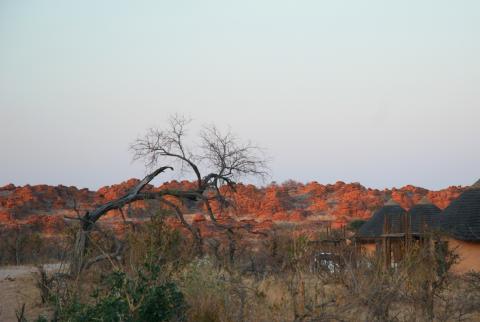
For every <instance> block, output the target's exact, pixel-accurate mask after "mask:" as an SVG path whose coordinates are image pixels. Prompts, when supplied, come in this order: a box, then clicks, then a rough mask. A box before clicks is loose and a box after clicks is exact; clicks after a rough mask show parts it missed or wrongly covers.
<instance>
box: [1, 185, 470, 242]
mask: <svg viewBox="0 0 480 322" xmlns="http://www.w3.org/2000/svg"><path fill="white" fill-rule="evenodd" d="M138 182H139V180H138V179H130V180H128V181H125V182H122V183H119V184H116V185H112V186H105V187H102V188H100V189H99V190H98V191H91V190H88V189H78V188H76V187H66V186H62V185H60V186H48V185H35V186H30V185H26V186H21V187H17V186H14V185H13V184H9V185H6V186H4V187H0V225H1V226H2V227H3V229H8V227H14V226H15V227H17V226H19V225H20V226H21V225H29V226H30V227H33V228H35V229H36V230H38V231H40V232H42V233H44V234H46V235H52V234H55V233H56V232H59V231H62V230H63V229H64V228H65V218H67V221H68V220H70V219H68V218H74V217H76V216H78V215H82V214H84V213H85V211H87V210H89V209H92V208H94V207H95V206H98V205H100V204H102V203H105V202H107V201H110V200H114V199H116V198H119V197H121V196H122V195H123V194H125V193H126V192H128V190H129V189H131V188H132V187H133V186H135V185H136V184H137V183H138ZM166 188H169V189H180V190H187V189H194V188H195V183H194V182H189V181H181V182H178V181H171V182H166V183H164V184H162V185H161V186H158V187H154V186H152V185H147V186H146V187H145V189H146V190H151V191H158V190H162V189H166ZM222 189H223V192H224V193H225V194H226V195H227V197H228V198H229V199H231V200H232V201H234V202H235V204H236V207H235V209H230V210H224V209H222V207H220V205H218V204H216V203H213V205H212V208H213V210H214V212H215V213H216V214H217V215H218V217H219V222H220V223H223V224H229V225H234V224H248V227H249V229H251V230H253V231H256V230H257V231H263V230H268V229H270V228H271V227H272V225H273V224H274V223H292V224H296V225H302V224H305V227H306V229H307V228H308V227H310V228H308V229H311V230H314V229H316V227H317V226H316V225H315V224H314V223H323V224H325V223H329V224H331V225H332V227H334V228H338V227H341V226H344V225H346V224H348V223H349V222H350V221H352V220H355V219H367V218H369V217H370V216H371V215H372V213H373V212H374V211H375V210H376V209H378V208H380V207H381V206H382V205H383V204H384V203H385V201H386V200H388V199H390V198H392V199H393V200H394V201H396V202H398V203H399V204H400V205H401V206H402V207H403V208H404V209H406V210H408V209H410V208H411V207H412V206H413V205H415V204H416V203H418V202H419V201H420V200H421V199H422V198H423V197H424V196H427V197H428V199H429V200H431V201H432V203H433V204H435V205H436V206H438V207H439V208H440V209H444V208H445V207H447V206H448V205H449V204H450V202H451V201H452V200H454V199H456V198H457V197H458V196H459V195H460V193H461V192H462V191H464V190H465V188H464V187H455V186H452V187H449V188H446V189H443V190H439V191H429V190H426V189H423V188H419V187H415V186H411V185H408V186H405V187H402V188H398V189H397V188H393V189H391V190H388V189H386V190H377V189H370V188H366V187H364V186H362V185H361V184H359V183H344V182H342V181H339V182H337V183H335V184H327V185H323V184H320V183H317V182H310V183H307V184H301V183H298V182H294V181H288V182H285V183H283V184H271V185H268V186H266V187H261V188H260V187H256V186H254V185H249V184H246V185H244V184H238V185H237V188H236V191H235V192H229V191H227V189H226V188H222ZM171 201H172V202H175V203H176V204H177V205H178V206H179V207H180V208H181V209H182V211H183V212H184V213H185V214H187V217H188V218H187V220H188V221H189V222H190V223H192V224H194V225H197V226H199V227H201V230H203V231H204V232H205V233H206V234H207V235H210V234H212V233H215V232H216V231H217V230H218V227H216V226H215V225H214V224H213V223H211V221H210V219H209V218H208V216H205V212H204V209H203V208H202V207H201V205H200V204H198V203H196V202H194V201H188V202H183V203H181V202H178V201H177V200H175V199H171ZM160 208H161V206H160V205H159V204H158V202H154V201H138V202H135V203H134V204H132V205H130V206H126V207H125V209H124V210H123V213H121V212H119V211H112V212H110V213H109V214H107V215H106V216H105V217H104V218H103V219H102V221H103V222H104V225H110V226H111V227H112V228H114V229H115V230H118V231H121V230H122V229H123V228H122V227H123V226H122V223H124V220H130V221H137V220H140V221H141V220H142V219H146V218H148V217H149V216H151V215H152V214H155V213H157V212H158V211H159V209H160ZM168 222H169V223H170V224H171V225H172V226H174V227H181V224H180V223H179V222H178V221H177V220H176V219H175V218H170V219H169V221H168Z"/></svg>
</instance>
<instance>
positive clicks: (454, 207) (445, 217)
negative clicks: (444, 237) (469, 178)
mask: <svg viewBox="0 0 480 322" xmlns="http://www.w3.org/2000/svg"><path fill="white" fill-rule="evenodd" d="M440 218H441V220H440V227H441V229H442V230H443V231H445V232H446V233H448V234H449V235H451V236H452V237H453V238H455V239H459V240H464V241H480V180H479V181H477V182H476V183H475V184H473V185H472V186H470V187H469V188H468V189H467V190H466V191H464V192H463V193H462V194H461V195H460V196H459V197H458V198H457V199H456V200H454V201H453V202H452V203H451V204H450V205H449V206H448V207H447V208H445V210H444V211H443V212H442V213H441V217H440Z"/></svg>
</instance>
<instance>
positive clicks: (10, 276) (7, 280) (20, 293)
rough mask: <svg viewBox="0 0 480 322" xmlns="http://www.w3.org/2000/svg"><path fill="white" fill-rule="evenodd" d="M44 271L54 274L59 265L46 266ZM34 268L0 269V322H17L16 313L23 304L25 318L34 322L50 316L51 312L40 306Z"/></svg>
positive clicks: (11, 267)
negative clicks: (40, 316)
mask: <svg viewBox="0 0 480 322" xmlns="http://www.w3.org/2000/svg"><path fill="white" fill-rule="evenodd" d="M44 268H45V270H47V271H50V272H54V271H56V270H58V269H59V268H60V265H59V264H46V265H44ZM36 272H37V268H36V267H34V266H4V267H0V321H1V322H10V321H13V322H15V321H17V317H16V312H17V311H19V310H20V309H21V307H22V305H23V304H25V317H26V318H27V319H28V321H34V320H35V319H36V318H38V317H39V315H44V316H50V314H51V311H50V310H49V308H48V307H46V306H45V305H43V304H42V301H41V298H40V291H39V290H38V289H37V287H36V286H35V284H36V278H35V274H36Z"/></svg>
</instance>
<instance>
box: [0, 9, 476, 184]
mask: <svg viewBox="0 0 480 322" xmlns="http://www.w3.org/2000/svg"><path fill="white" fill-rule="evenodd" d="M479 39H480V2H479V1H473V0H472V1H463V0H456V1H440V0H436V1H425V0H415V1H405V0H403V1H387V0H377V1H360V0H352V1H341V0H335V1H333V0H332V1H320V0H315V1H301V0H296V1H279V0H276V1H273V0H272V1H262V0H255V1H248V0H243V1H226V0H218V1H208V0H207V1H182V0H176V1H118V0H112V1H98V0H97V1H46V0H42V1H18V0H11V1H9V0H0V111H1V115H0V146H1V157H0V185H3V184H6V183H9V182H13V183H15V184H26V183H30V184H37V183H47V184H59V183H62V184H65V185H77V186H81V187H90V188H97V187H99V186H102V185H107V184H112V183H116V182H120V181H122V180H125V179H127V178H130V177H141V176H143V175H144V169H143V166H142V165H141V164H132V163H131V162H130V161H131V155H130V153H129V151H128V144H129V143H130V142H131V141H132V140H133V139H135V138H136V137H137V135H139V134H141V133H142V132H143V131H144V129H146V128H147V127H150V126H154V125H159V126H160V125H162V124H163V121H164V120H165V118H166V117H167V116H168V115H169V114H172V113H175V112H177V113H183V114H186V115H190V116H191V117H193V118H194V119H195V122H196V123H195V124H197V125H199V124H202V123H211V122H214V123H217V124H219V125H221V126H225V125H229V126H231V128H232V129H233V130H234V131H236V132H237V133H238V134H239V135H240V136H241V137H244V138H248V139H252V140H253V141H255V142H257V143H258V144H260V145H262V146H264V147H266V148H267V149H268V153H269V155H271V156H272V157H273V161H272V163H271V166H272V180H276V181H279V182H281V181H283V180H286V179H289V178H292V179H296V180H299V181H312V180H316V181H319V182H321V183H329V182H335V181H336V180H343V181H347V182H351V181H359V182H361V183H362V184H364V185H367V186H371V187H377V188H384V187H392V186H402V185H405V184H408V183H411V184H415V185H420V186H424V187H427V188H442V187H446V186H449V185H456V184H463V185H466V184H470V183H472V182H473V181H475V180H476V179H478V178H480V170H479V164H480V147H479V145H480V144H479V138H480V126H479V121H480V58H479V57H480V40H479Z"/></svg>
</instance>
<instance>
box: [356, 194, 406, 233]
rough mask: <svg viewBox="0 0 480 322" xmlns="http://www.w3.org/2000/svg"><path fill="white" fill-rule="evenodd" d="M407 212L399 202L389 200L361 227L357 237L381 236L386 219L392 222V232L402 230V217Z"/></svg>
mask: <svg viewBox="0 0 480 322" xmlns="http://www.w3.org/2000/svg"><path fill="white" fill-rule="evenodd" d="M405 213H406V212H405V209H403V208H402V207H400V205H399V204H398V203H396V202H395V201H393V200H389V201H388V202H387V203H385V205H384V206H383V207H382V208H380V209H379V210H377V211H376V212H375V213H374V214H373V216H372V217H371V218H370V219H369V220H368V221H367V222H366V223H364V224H363V225H362V227H360V229H359V230H358V232H357V234H356V237H357V238H360V239H370V238H378V237H380V236H381V235H382V234H383V230H384V224H385V220H387V221H388V222H389V223H390V225H389V226H390V227H389V228H390V232H392V233H394V232H400V231H401V229H402V217H403V215H404V214H405Z"/></svg>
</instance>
